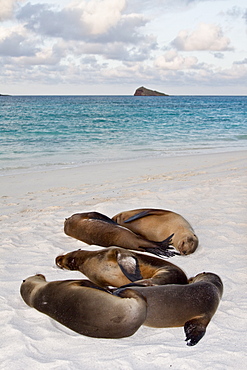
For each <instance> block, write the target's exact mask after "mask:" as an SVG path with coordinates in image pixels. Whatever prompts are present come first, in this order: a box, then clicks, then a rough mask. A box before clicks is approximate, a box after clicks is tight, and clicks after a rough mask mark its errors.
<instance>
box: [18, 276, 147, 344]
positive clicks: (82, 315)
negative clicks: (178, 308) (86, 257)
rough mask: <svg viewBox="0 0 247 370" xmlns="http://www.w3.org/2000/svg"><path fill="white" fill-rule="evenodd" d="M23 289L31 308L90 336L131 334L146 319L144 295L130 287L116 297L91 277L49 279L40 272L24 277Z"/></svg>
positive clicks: (119, 336)
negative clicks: (87, 278)
mask: <svg viewBox="0 0 247 370" xmlns="http://www.w3.org/2000/svg"><path fill="white" fill-rule="evenodd" d="M20 291H21V296H22V298H23V299H24V301H25V302H26V304H28V305H29V306H30V307H34V308H36V309H37V310H38V311H40V312H43V313H45V314H46V315H48V316H50V317H51V318H52V319H54V320H56V321H58V322H60V323H61V324H63V325H65V326H67V327H68V328H70V329H72V330H74V331H75V332H77V333H79V334H83V335H87V336H89V337H95V338H123V337H128V336H130V335H132V334H134V333H135V332H136V331H137V329H138V328H139V327H140V326H141V325H142V323H143V322H144V320H145V318H146V311H147V307H146V300H145V298H144V297H143V296H142V295H141V294H140V293H138V292H135V291H134V290H131V289H129V290H126V291H124V292H123V293H122V292H120V295H119V297H117V296H114V295H112V294H110V293H108V292H107V291H105V290H103V289H100V288H99V287H97V286H96V285H95V284H93V283H92V282H90V281H88V280H64V281H52V282H47V281H46V279H45V277H44V276H43V275H41V274H38V275H35V276H31V277H29V278H27V279H26V280H24V281H23V283H22V285H21V289H20Z"/></svg>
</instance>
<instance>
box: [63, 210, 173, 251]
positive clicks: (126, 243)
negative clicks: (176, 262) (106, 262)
mask: <svg viewBox="0 0 247 370" xmlns="http://www.w3.org/2000/svg"><path fill="white" fill-rule="evenodd" d="M64 232H65V234H67V235H69V236H72V237H73V238H75V239H79V240H81V241H83V242H85V243H87V244H90V245H91V244H95V245H100V246H102V247H111V246H117V247H121V248H126V249H134V250H139V251H146V252H150V253H153V254H156V255H160V256H167V257H172V256H174V255H175V254H176V252H174V251H171V250H169V249H172V248H171V247H170V243H171V238H172V235H169V236H168V238H166V240H163V241H161V242H155V241H150V240H146V239H144V238H143V237H141V236H140V235H136V234H135V233H134V232H132V231H131V230H128V229H126V228H125V227H122V226H120V225H118V224H117V223H116V222H115V221H113V220H112V219H111V218H109V217H107V216H105V215H103V214H101V213H99V212H84V213H76V214H74V215H72V216H71V217H69V218H67V219H65V222H64Z"/></svg>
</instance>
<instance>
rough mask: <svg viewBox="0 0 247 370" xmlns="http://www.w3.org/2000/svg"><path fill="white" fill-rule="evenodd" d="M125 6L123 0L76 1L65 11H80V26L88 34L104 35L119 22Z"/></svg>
mask: <svg viewBox="0 0 247 370" xmlns="http://www.w3.org/2000/svg"><path fill="white" fill-rule="evenodd" d="M125 5H126V1H125V0H117V1H116V0H92V1H77V2H74V3H72V4H70V5H69V7H68V8H67V9H73V10H75V9H77V10H80V11H81V17H80V19H81V22H82V24H84V25H85V26H86V28H87V29H88V30H89V33H90V34H92V35H98V34H102V33H106V32H107V31H108V30H109V29H110V28H111V27H114V26H115V25H116V24H117V23H118V22H119V20H120V19H121V14H122V11H123V9H124V8H125Z"/></svg>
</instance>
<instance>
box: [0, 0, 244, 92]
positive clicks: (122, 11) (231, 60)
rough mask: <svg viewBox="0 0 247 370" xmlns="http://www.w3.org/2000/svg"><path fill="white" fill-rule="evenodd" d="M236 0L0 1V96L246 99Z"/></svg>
mask: <svg viewBox="0 0 247 370" xmlns="http://www.w3.org/2000/svg"><path fill="white" fill-rule="evenodd" d="M246 36H247V2H246V0H46V1H41V0H29V1H26V0H0V94H11V95H133V94H134V92H135V90H136V89H137V88H138V87H140V86H145V87H147V88H150V89H154V90H158V91H161V92H164V93H166V94H170V95H246V94H247V37H246Z"/></svg>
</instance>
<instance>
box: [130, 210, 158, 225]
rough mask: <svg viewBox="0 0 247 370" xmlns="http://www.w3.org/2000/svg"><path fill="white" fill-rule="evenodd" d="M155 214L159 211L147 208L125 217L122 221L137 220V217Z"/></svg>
mask: <svg viewBox="0 0 247 370" xmlns="http://www.w3.org/2000/svg"><path fill="white" fill-rule="evenodd" d="M156 214H160V211H159V210H155V209H148V210H146V211H141V212H139V213H136V214H135V215H134V216H131V217H129V218H127V220H125V221H124V223H128V222H132V221H135V220H138V219H139V218H142V217H146V216H150V215H156Z"/></svg>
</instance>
